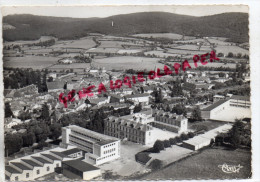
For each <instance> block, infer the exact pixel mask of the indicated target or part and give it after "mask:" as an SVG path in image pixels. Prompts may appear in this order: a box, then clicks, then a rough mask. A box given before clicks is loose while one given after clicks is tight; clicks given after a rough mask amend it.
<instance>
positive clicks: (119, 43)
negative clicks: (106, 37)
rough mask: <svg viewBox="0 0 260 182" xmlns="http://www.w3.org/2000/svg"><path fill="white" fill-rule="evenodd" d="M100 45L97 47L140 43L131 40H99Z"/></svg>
mask: <svg viewBox="0 0 260 182" xmlns="http://www.w3.org/2000/svg"><path fill="white" fill-rule="evenodd" d="M100 42H101V45H100V46H99V47H111V48H122V45H132V46H136V45H140V44H134V43H131V42H123V41H100Z"/></svg>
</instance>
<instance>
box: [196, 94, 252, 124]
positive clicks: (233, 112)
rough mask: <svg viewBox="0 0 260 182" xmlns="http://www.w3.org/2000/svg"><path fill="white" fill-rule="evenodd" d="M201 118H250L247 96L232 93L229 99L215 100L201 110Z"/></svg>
mask: <svg viewBox="0 0 260 182" xmlns="http://www.w3.org/2000/svg"><path fill="white" fill-rule="evenodd" d="M201 115H202V118H203V119H211V120H218V121H226V122H235V120H236V119H244V118H251V103H250V99H249V97H247V96H237V95H233V96H232V97H231V98H229V99H223V100H219V101H217V102H215V103H214V104H212V105H211V106H209V107H207V108H205V109H203V110H202V111H201Z"/></svg>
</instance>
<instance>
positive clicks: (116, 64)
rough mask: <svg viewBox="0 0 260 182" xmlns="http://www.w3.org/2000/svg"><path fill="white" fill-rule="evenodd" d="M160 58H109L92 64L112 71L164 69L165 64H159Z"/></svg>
mask: <svg viewBox="0 0 260 182" xmlns="http://www.w3.org/2000/svg"><path fill="white" fill-rule="evenodd" d="M158 60H159V58H146V57H134V56H119V57H108V58H104V59H95V60H93V62H92V64H93V65H94V66H97V67H105V68H106V69H107V70H112V69H117V70H118V69H122V70H124V69H135V70H143V69H147V70H154V68H155V67H157V68H163V64H161V63H158V62H157V61H158Z"/></svg>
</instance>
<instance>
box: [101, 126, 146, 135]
mask: <svg viewBox="0 0 260 182" xmlns="http://www.w3.org/2000/svg"><path fill="white" fill-rule="evenodd" d="M105 129H106V130H108V131H111V132H116V131H125V132H128V133H133V134H144V132H143V131H140V130H137V129H130V128H127V127H119V128H117V127H116V128H115V127H111V128H110V127H106V128H105ZM117 129H118V130H117Z"/></svg>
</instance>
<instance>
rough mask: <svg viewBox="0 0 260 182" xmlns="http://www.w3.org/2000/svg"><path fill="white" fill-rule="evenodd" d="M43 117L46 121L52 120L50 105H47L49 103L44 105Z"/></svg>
mask: <svg viewBox="0 0 260 182" xmlns="http://www.w3.org/2000/svg"><path fill="white" fill-rule="evenodd" d="M41 118H42V119H43V120H45V121H49V120H50V113H49V107H48V105H47V103H45V104H43V105H42V114H41Z"/></svg>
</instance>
